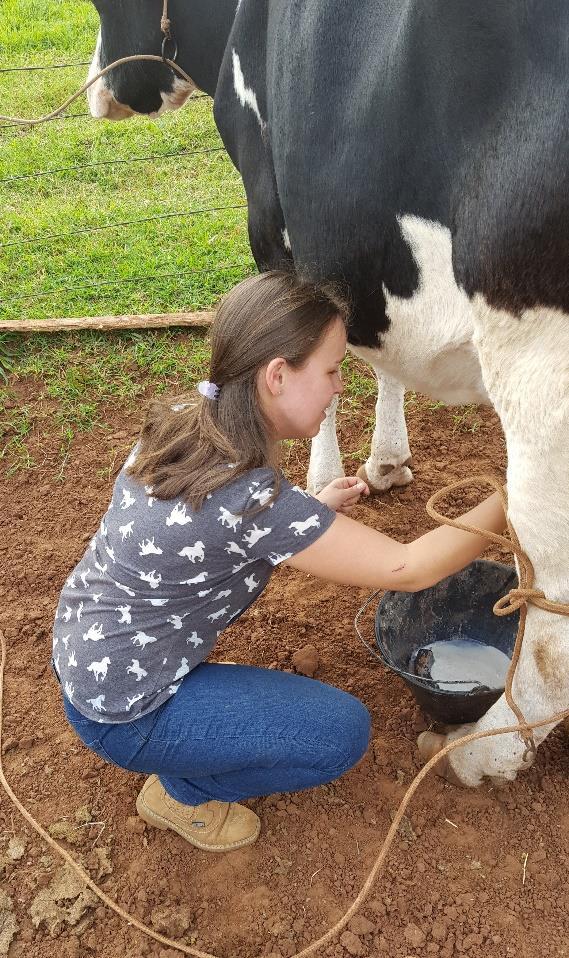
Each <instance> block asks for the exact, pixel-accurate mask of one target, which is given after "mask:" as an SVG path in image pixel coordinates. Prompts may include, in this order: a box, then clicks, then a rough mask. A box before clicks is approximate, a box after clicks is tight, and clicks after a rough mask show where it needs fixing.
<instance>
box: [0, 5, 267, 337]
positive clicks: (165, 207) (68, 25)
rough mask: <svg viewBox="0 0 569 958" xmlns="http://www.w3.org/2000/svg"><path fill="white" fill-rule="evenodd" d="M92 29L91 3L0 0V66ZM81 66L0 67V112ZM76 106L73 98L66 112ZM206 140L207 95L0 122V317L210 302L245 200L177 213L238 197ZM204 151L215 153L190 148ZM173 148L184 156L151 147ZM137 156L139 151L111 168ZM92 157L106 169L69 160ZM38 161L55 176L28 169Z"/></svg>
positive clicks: (92, 33) (41, 54) (58, 48)
mask: <svg viewBox="0 0 569 958" xmlns="http://www.w3.org/2000/svg"><path fill="white" fill-rule="evenodd" d="M97 29H98V17H97V14H96V11H95V8H94V7H93V6H92V4H90V3H86V2H82V0H75V2H72V0H66V2H60V0H41V2H39V0H38V2H33V0H24V2H17V3H16V2H14V0H4V2H3V4H2V8H1V11H0V65H1V66H3V67H7V66H16V65H18V66H19V65H26V64H34V65H35V64H46V63H64V62H77V61H82V60H88V59H90V56H91V54H92V51H93V48H94V44H95V39H96V34H97ZM86 71H87V68H86V67H77V68H74V69H69V70H54V71H46V72H37V73H34V72H31V73H0V112H1V113H3V114H5V115H22V116H30V117H35V116H39V115H41V114H43V113H46V112H48V111H50V110H52V109H53V108H54V107H55V106H57V105H59V104H60V103H61V102H62V101H63V100H64V99H65V98H66V96H67V95H68V94H69V93H71V92H72V91H74V90H75V89H76V88H77V87H78V86H79V85H80V84H81V83H82V82H83V81H84V78H85V75H86ZM86 109H87V105H86V99H85V97H83V98H81V99H80V100H79V101H77V102H76V103H75V104H73V106H72V107H71V108H70V110H71V111H73V112H84V111H85V110H86ZM1 125H2V124H1V123H0V126H1ZM220 147H221V141H220V138H219V135H218V133H217V131H216V129H215V125H214V122H213V117H212V109H211V101H210V100H209V99H208V98H201V99H195V100H192V101H190V103H188V105H187V106H186V107H185V108H184V109H182V110H180V111H178V112H176V113H171V114H166V115H165V116H164V117H161V118H159V119H158V120H147V119H144V118H142V117H137V118H134V119H132V120H129V121H127V122H123V123H110V122H107V121H95V120H92V119H91V118H90V117H86V118H80V119H77V120H72V121H61V122H59V121H57V122H53V123H47V124H43V125H41V126H39V127H34V128H26V129H19V128H17V127H16V128H11V127H9V128H3V129H0V227H1V229H0V236H1V242H0V319H12V320H17V319H23V318H32V319H41V318H46V317H65V316H97V315H106V314H109V313H112V314H123V313H137V312H167V311H175V310H183V309H200V308H204V307H207V306H209V305H211V303H212V302H214V301H215V300H216V299H218V298H219V295H220V294H221V293H222V292H224V291H225V290H226V289H228V288H229V287H230V286H231V285H232V284H233V283H234V282H235V280H236V279H239V278H241V277H242V276H244V275H247V273H248V272H250V271H251V269H252V268H253V267H252V258H251V254H250V250H249V246H248V240H247V229H246V211H245V209H238V210H232V211H226V212H221V213H200V214H199V215H194V216H191V215H185V214H187V213H188V212H191V211H192V210H204V209H210V208H213V207H225V206H239V205H242V204H244V203H245V195H244V190H243V186H242V183H241V179H240V177H239V175H238V173H237V171H236V170H235V169H234V167H233V166H232V164H231V162H230V160H229V158H228V157H227V155H226V154H225V152H224V151H223V150H220ZM211 149H213V150H217V152H210V153H203V152H195V151H203V150H211ZM182 151H184V152H185V153H190V154H193V155H184V156H177V157H176V156H174V157H172V156H166V155H165V154H171V153H181V152H182ZM146 156H150V157H152V158H151V159H149V160H146V161H142V162H135V163H132V162H125V163H116V161H117V160H122V161H132V160H133V159H136V158H139V157H146ZM95 163H96V164H107V165H99V166H90V167H88V168H87V169H74V167H77V166H84V165H85V164H95ZM49 170H59V171H61V172H56V173H53V174H51V175H47V176H41V177H36V178H34V177H33V176H30V174H35V173H38V172H42V171H49ZM22 176H23V177H25V178H24V179H16V177H22ZM178 212H179V214H180V215H179V216H173V217H171V218H168V219H163V220H153V221H150V222H144V223H136V222H134V223H132V225H126V226H122V227H117V228H111V229H104V230H100V231H97V232H79V233H78V232H77V231H78V230H83V231H84V230H90V229H93V228H96V229H98V228H99V227H101V226H108V225H110V224H113V223H124V222H127V223H128V222H130V221H133V220H134V221H137V220H140V219H143V218H147V217H155V216H159V215H163V214H170V213H178ZM54 234H55V235H56V236H57V237H58V238H55V239H50V238H49V237H51V236H53V235H54ZM227 264H238V265H237V266H235V267H234V268H232V269H231V270H227V269H225V268H224V267H225V266H226V265H227ZM101 284H102V285H101Z"/></svg>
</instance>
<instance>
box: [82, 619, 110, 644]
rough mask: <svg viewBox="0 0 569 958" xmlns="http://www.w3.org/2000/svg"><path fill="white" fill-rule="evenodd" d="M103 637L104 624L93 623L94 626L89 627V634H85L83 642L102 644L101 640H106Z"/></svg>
mask: <svg viewBox="0 0 569 958" xmlns="http://www.w3.org/2000/svg"><path fill="white" fill-rule="evenodd" d="M104 638H105V636H104V635H103V623H102V622H100V623H99V622H93V625H91V626H89V628H88V630H87V632H84V633H83V641H84V642H87V640H90V641H91V642H100V641H101V639H104Z"/></svg>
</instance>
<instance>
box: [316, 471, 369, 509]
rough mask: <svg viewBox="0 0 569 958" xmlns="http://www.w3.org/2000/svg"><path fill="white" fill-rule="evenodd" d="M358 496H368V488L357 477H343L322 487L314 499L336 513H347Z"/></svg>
mask: <svg viewBox="0 0 569 958" xmlns="http://www.w3.org/2000/svg"><path fill="white" fill-rule="evenodd" d="M360 496H369V488H368V487H367V486H366V484H365V482H364V481H363V480H362V479H358V478H357V476H343V477H342V478H341V479H334V480H333V481H332V482H330V483H329V484H328V485H327V486H324V488H323V489H322V491H321V492H319V493H318V495H317V496H316V498H317V499H319V500H320V502H323V503H324V504H325V505H327V506H330V508H331V509H335V510H336V512H343V513H349V512H351V511H352V509H353V507H354V506H355V505H356V503H357V502H358V500H359V498H360Z"/></svg>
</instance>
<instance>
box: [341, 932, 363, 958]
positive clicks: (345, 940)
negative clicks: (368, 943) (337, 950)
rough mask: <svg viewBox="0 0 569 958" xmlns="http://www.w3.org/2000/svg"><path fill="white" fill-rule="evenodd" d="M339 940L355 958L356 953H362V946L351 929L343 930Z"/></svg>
mask: <svg viewBox="0 0 569 958" xmlns="http://www.w3.org/2000/svg"><path fill="white" fill-rule="evenodd" d="M340 942H341V944H342V945H343V946H344V948H345V949H346V951H347V952H348V954H350V955H355V956H356V958H357V956H358V955H363V954H364V946H363V945H362V943H361V941H360V939H359V938H358V936H357V935H354V933H353V931H345V932H344V933H343V935H341V937H340Z"/></svg>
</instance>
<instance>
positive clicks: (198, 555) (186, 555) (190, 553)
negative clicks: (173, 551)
mask: <svg viewBox="0 0 569 958" xmlns="http://www.w3.org/2000/svg"><path fill="white" fill-rule="evenodd" d="M178 555H179V556H181V557H182V558H183V559H189V560H190V562H196V561H197V562H203V560H204V558H205V554H204V544H203V542H202V541H201V540H198V541H197V542H196V543H195V544H194V545H193V546H184V548H183V549H182V550H181V551H180V552H178Z"/></svg>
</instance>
